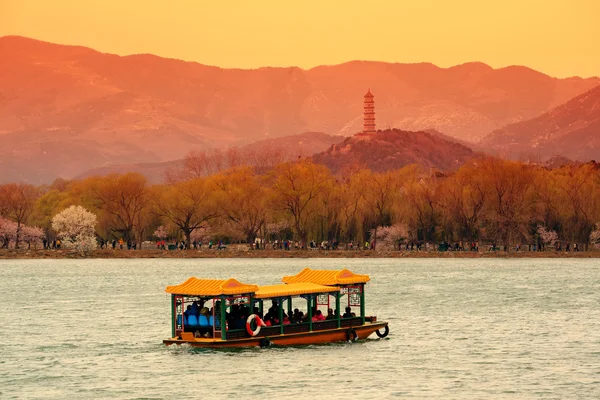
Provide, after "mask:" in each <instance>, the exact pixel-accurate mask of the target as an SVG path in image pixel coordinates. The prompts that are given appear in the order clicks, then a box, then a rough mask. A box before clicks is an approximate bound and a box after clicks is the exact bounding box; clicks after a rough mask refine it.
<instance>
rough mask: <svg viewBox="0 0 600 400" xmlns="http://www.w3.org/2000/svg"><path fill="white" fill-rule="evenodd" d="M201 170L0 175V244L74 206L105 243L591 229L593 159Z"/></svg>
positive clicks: (598, 182)
mask: <svg viewBox="0 0 600 400" xmlns="http://www.w3.org/2000/svg"><path fill="white" fill-rule="evenodd" d="M188 161H190V160H188ZM192 161H193V160H192ZM207 171H208V170H207V169H205V168H204V169H202V168H198V165H197V163H196V164H194V163H193V162H188V163H186V164H185V167H184V168H183V169H182V170H180V171H172V173H171V174H170V178H169V181H168V183H165V184H159V185H151V184H149V183H148V182H147V180H146V178H144V177H143V176H142V175H140V174H136V173H126V174H111V175H107V176H103V177H100V176H96V177H89V178H86V179H81V180H72V181H65V180H62V179H59V180H56V181H55V182H54V183H53V184H51V185H48V186H32V185H28V184H22V183H11V184H4V185H0V247H9V246H10V247H15V246H19V245H21V247H23V246H24V245H23V243H24V242H27V245H28V246H31V245H32V243H33V245H35V246H37V245H38V243H39V242H40V240H41V238H42V237H44V238H46V239H48V240H52V239H53V238H56V232H54V231H53V229H52V218H53V217H54V216H55V215H57V214H58V213H60V212H61V211H63V210H65V209H66V208H68V207H69V206H72V205H79V206H82V207H84V208H85V209H86V210H88V211H90V212H91V213H93V214H95V215H96V217H97V224H96V225H95V228H94V229H95V235H96V238H97V239H98V240H100V238H101V239H103V240H105V241H106V240H112V239H117V240H118V239H121V238H123V239H124V240H135V241H137V242H140V243H141V242H142V241H146V240H152V241H154V240H157V237H156V235H157V232H159V231H162V232H165V234H166V236H167V240H184V241H186V243H191V241H193V240H201V239H202V238H210V239H211V240H223V241H224V242H227V243H233V242H238V243H244V242H245V243H253V242H254V241H255V240H256V238H260V239H261V240H264V241H266V242H269V241H274V240H280V241H281V240H293V241H294V242H295V243H296V244H300V247H306V244H307V243H309V241H316V242H320V241H323V240H329V241H339V242H340V243H348V242H350V241H352V242H354V243H364V241H367V240H372V239H373V238H374V235H377V233H376V231H377V230H379V232H383V233H386V232H387V233H390V232H392V231H394V232H396V236H395V237H394V241H393V243H392V245H393V246H396V245H397V244H398V243H399V242H407V241H415V242H418V241H421V242H424V243H425V242H428V243H437V242H441V241H447V242H458V241H464V242H469V243H470V242H475V241H476V242H480V243H482V244H483V243H485V244H488V243H496V244H497V245H498V246H502V245H506V246H510V248H514V246H515V245H516V244H517V243H520V244H531V243H536V242H537V243H540V241H541V242H546V244H547V245H552V244H553V243H554V242H555V241H562V242H571V243H579V244H580V246H582V248H583V247H586V246H587V245H588V244H590V242H592V244H595V243H596V242H597V241H598V236H599V235H598V233H599V232H598V231H599V229H600V226H598V225H597V224H598V223H599V222H600V165H599V164H597V163H595V162H590V163H586V164H579V165H568V166H563V167H560V168H555V169H549V168H546V167H543V166H540V165H535V164H526V163H521V162H516V161H507V160H502V159H497V158H490V157H484V158H478V159H475V160H472V161H469V162H467V163H466V164H465V165H463V166H462V167H460V168H459V169H458V170H457V171H456V172H454V173H452V174H441V173H434V172H432V171H431V170H423V169H422V168H420V167H419V166H417V165H410V166H407V167H404V168H402V169H398V170H393V171H387V172H373V171H371V170H369V169H366V168H361V167H359V166H356V167H355V168H351V169H347V170H345V171H344V172H341V173H339V174H337V175H334V174H332V173H331V172H330V170H328V169H327V168H326V167H325V166H323V165H319V164H315V163H313V162H311V161H310V160H308V159H299V160H296V161H292V162H282V163H279V164H277V165H275V166H273V167H270V168H268V169H265V168H263V169H261V168H257V167H249V166H237V167H234V168H230V169H227V170H221V171H218V172H215V173H210V174H209V173H207ZM390 227H393V229H392V228H390ZM398 232H399V233H398ZM377 237H378V238H379V237H380V236H379V235H378V236H377ZM384 243H385V241H384V240H382V244H384ZM387 243H388V244H389V241H388V242H387Z"/></svg>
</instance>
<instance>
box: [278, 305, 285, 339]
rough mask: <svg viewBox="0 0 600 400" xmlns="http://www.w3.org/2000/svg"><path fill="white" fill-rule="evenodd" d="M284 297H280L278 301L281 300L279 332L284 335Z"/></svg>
mask: <svg viewBox="0 0 600 400" xmlns="http://www.w3.org/2000/svg"><path fill="white" fill-rule="evenodd" d="M283 300H284V298H283V297H279V298H278V299H277V301H278V302H279V333H280V334H282V335H283Z"/></svg>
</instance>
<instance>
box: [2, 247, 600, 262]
mask: <svg viewBox="0 0 600 400" xmlns="http://www.w3.org/2000/svg"><path fill="white" fill-rule="evenodd" d="M74 258H75V259H79V258H81V259H86V258H101V259H110V258H600V251H579V252H564V251H561V252H557V251H544V252H533V251H519V252H517V251H509V252H504V251H495V252H491V251H485V252H484V251H479V252H472V251H372V250H235V249H226V250H121V249H115V250H112V249H108V250H107V249H98V250H93V251H91V252H87V253H81V252H78V251H73V250H64V249H60V250H43V249H42V250H40V249H37V250H36V249H18V250H15V249H0V259H4V260H10V259H74Z"/></svg>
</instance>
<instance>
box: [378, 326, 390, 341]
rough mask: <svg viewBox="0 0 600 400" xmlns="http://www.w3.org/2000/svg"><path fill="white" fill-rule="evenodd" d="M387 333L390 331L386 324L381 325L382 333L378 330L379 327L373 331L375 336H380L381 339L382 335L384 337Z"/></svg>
mask: <svg viewBox="0 0 600 400" xmlns="http://www.w3.org/2000/svg"><path fill="white" fill-rule="evenodd" d="M388 333H390V328H389V327H388V326H387V325H386V326H384V327H383V333H380V332H379V329H377V330H376V331H375V334H376V335H377V336H379V337H380V338H382V339H383V338H384V337H386V336H387V335H388Z"/></svg>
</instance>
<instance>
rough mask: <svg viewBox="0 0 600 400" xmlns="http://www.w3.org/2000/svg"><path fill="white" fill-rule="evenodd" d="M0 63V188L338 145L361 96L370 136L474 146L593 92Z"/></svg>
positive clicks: (482, 74) (419, 67)
mask: <svg viewBox="0 0 600 400" xmlns="http://www.w3.org/2000/svg"><path fill="white" fill-rule="evenodd" d="M0 59H1V60H2V62H1V63H0V140H2V144H3V145H2V146H1V147H0V170H2V171H3V174H2V177H1V178H0V179H2V181H14V180H24V181H29V182H33V183H41V182H48V181H51V180H52V179H54V178H55V177H57V176H61V177H63V178H72V177H74V176H76V175H78V174H79V173H81V171H84V170H86V169H89V168H95V167H101V166H107V165H115V164H124V163H156V162H164V161H168V160H174V159H178V158H181V157H183V156H184V155H185V154H186V153H187V152H188V151H189V150H190V149H201V150H207V149H211V148H216V147H220V148H227V147H229V146H243V145H246V144H249V143H251V142H255V141H258V140H262V139H265V138H277V137H282V136H287V135H291V134H296V133H298V132H306V131H318V132H325V133H328V134H332V135H345V136H347V135H351V134H354V133H356V132H358V131H360V130H361V125H362V101H363V98H362V96H363V95H364V93H365V92H366V90H367V89H368V88H371V90H372V91H373V93H374V94H375V103H376V112H377V124H378V126H379V127H386V126H394V127H400V128H402V129H410V130H421V129H429V128H433V129H436V130H438V131H441V132H444V133H446V134H448V135H450V136H452V137H456V138H460V139H466V140H475V139H477V138H479V137H480V136H481V135H482V134H484V133H486V132H490V131H492V130H493V129H496V128H500V127H502V126H505V125H507V124H509V123H513V122H518V121H521V120H525V119H528V118H532V117H535V116H537V115H539V114H541V113H543V112H545V111H547V110H549V109H551V108H552V107H554V106H557V105H559V104H561V103H563V102H565V101H566V100H568V99H570V98H572V97H574V96H576V95H578V94H581V93H583V92H585V91H586V90H589V89H590V88H591V87H593V86H595V85H597V84H599V83H600V81H599V80H598V79H597V78H589V79H580V78H569V79H556V78H552V77H549V76H547V75H544V74H542V73H540V72H537V71H533V70H531V69H528V68H525V67H507V68H501V69H493V68H491V67H489V66H487V65H485V64H481V63H468V64H463V65H458V66H455V67H451V68H439V67H437V66H435V65H432V64H427V63H422V64H392V63H381V62H364V61H352V62H348V63H345V64H341V65H334V66H321V67H316V68H312V69H310V70H303V69H300V68H296V67H290V68H260V69H255V70H241V69H223V68H218V67H213V66H206V65H202V64H198V63H192V62H185V61H180V60H173V59H165V58H161V57H157V56H153V55H149V54H137V55H130V56H124V57H121V56H117V55H113V54H103V53H100V52H97V51H95V50H92V49H89V48H85V47H78V46H64V45H57V44H51V43H46V42H41V41H37V40H32V39H27V38H23V37H16V36H6V37H1V38H0Z"/></svg>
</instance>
